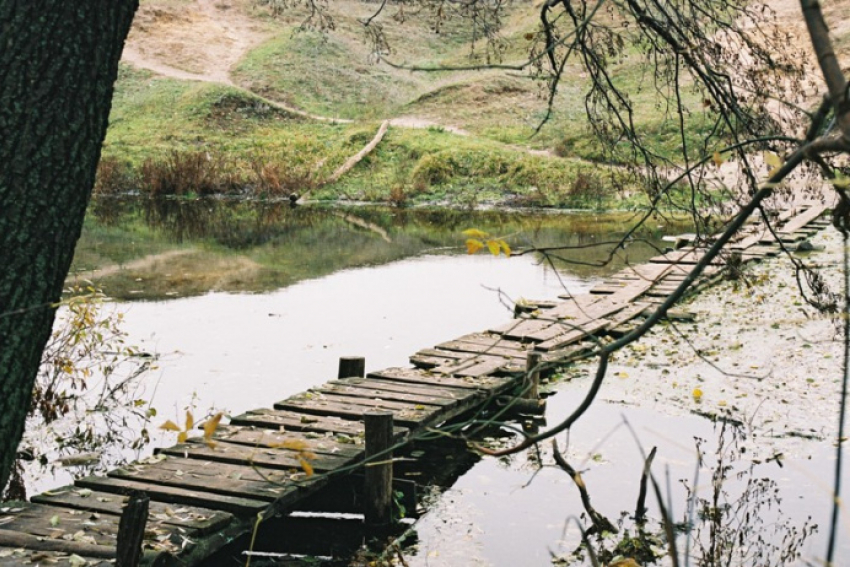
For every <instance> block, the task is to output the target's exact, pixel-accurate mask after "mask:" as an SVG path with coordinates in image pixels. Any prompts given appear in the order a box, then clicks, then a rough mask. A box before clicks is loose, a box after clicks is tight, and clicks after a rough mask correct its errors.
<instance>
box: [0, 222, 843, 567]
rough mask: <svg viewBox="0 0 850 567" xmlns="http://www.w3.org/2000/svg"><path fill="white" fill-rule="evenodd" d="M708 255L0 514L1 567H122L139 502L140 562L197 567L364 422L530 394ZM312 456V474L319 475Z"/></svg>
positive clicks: (421, 421) (234, 422) (615, 283)
mask: <svg viewBox="0 0 850 567" xmlns="http://www.w3.org/2000/svg"><path fill="white" fill-rule="evenodd" d="M824 210H825V207H823V206H821V205H808V206H803V207H800V208H797V209H794V210H790V211H787V212H786V213H784V214H783V215H781V216H780V218H779V219H778V223H779V229H778V230H777V231H775V232H770V231H768V230H767V229H766V227H765V226H764V225H763V224H762V223H760V222H752V223H750V224H748V225H747V226H746V227H745V228H744V229H742V231H741V232H740V233H739V234H738V235H737V237H736V239H735V241H734V242H733V243H732V244H731V245H730V246H729V247H728V249H729V252H735V253H737V254H738V255H739V258H740V259H741V261H744V262H746V261H748V260H753V259H758V258H761V257H764V256H770V255H775V254H777V253H778V251H779V245H780V242H781V243H783V244H787V245H789V246H792V247H793V246H795V245H796V243H797V242H798V241H801V240H803V239H805V238H807V237H808V236H810V235H812V234H813V233H815V232H817V231H818V230H820V229H822V228H823V227H824V226H826V221H824V220H819V217H820V216H821V215H822V214H823V212H824ZM703 253H704V250H701V249H694V248H688V247H686V248H681V249H679V250H676V251H673V252H670V253H666V254H661V255H659V256H657V257H655V258H652V259H651V260H650V261H649V262H648V263H646V264H644V265H641V266H635V267H630V268H627V269H624V270H622V271H621V272H619V273H617V274H615V275H614V276H611V277H610V278H608V279H607V280H606V281H604V282H602V283H601V284H599V285H597V286H596V287H594V288H593V289H592V290H591V291H590V293H589V294H586V295H583V296H579V297H575V298H569V300H565V301H562V302H531V303H528V304H525V305H521V306H518V308H517V313H518V317H517V318H516V319H514V320H513V321H511V322H509V323H508V324H506V325H502V326H499V327H494V328H492V329H488V330H487V331H484V332H481V333H473V334H469V335H464V336H462V337H458V338H456V339H454V340H451V341H447V342H444V343H441V344H439V345H436V346H435V347H433V348H426V349H423V350H420V351H419V352H417V353H415V354H414V355H413V356H412V357H411V359H410V360H411V363H412V365H413V366H412V367H409V368H388V369H385V370H381V371H377V372H372V373H370V374H368V375H367V376H366V377H359V376H355V377H343V378H339V379H336V380H332V381H330V382H327V383H325V384H322V385H320V386H317V387H315V388H312V389H311V390H310V391H308V392H305V393H302V394H298V395H296V396H292V397H290V398H288V399H285V400H282V401H280V402H278V403H276V404H274V406H273V408H271V409H258V410H254V411H249V412H247V413H244V414H242V415H239V416H236V417H233V418H232V419H231V420H230V424H229V425H225V426H221V427H220V428H219V429H218V430H217V431H216V433H215V435H214V440H215V442H216V445H215V446H214V447H209V446H208V445H207V444H206V442H205V441H207V440H205V439H204V438H203V437H202V436H198V437H195V438H190V439H188V441H187V442H186V443H182V444H178V445H175V446H173V447H169V448H166V449H162V450H160V451H159V452H158V453H157V454H156V455H154V456H153V457H150V458H148V459H145V460H142V461H140V462H137V463H133V464H130V465H127V466H125V467H122V468H119V469H116V470H113V471H111V472H109V473H108V474H107V476H105V477H99V476H92V477H87V478H82V479H79V480H77V481H76V482H75V483H74V485H73V486H67V487H64V488H60V489H58V490H54V491H51V492H45V493H44V494H41V495H38V496H36V497H33V498H32V501H31V502H28V503H8V504H3V505H0V565H22V564H37V563H39V562H44V561H47V562H49V563H51V564H55V565H84V564H91V565H96V564H99V563H101V562H105V561H108V560H110V559H112V558H114V557H115V554H116V534H117V533H118V526H119V518H120V514H121V510H122V505H123V503H124V502H125V501H126V499H127V496H125V495H127V494H129V493H131V492H133V491H142V492H145V493H147V494H148V495H149V496H150V498H151V510H150V515H149V519H148V524H147V530H146V533H145V556H144V561H145V562H146V563H155V564H162V565H168V564H181V565H191V564H196V563H198V562H200V561H202V560H203V559H204V558H205V557H208V556H209V555H210V554H212V553H213V552H215V551H216V550H217V549H219V548H220V547H222V546H223V545H225V544H226V543H228V542H229V541H231V540H232V539H233V538H235V537H237V536H239V535H241V534H244V533H246V532H249V531H250V530H251V529H252V526H253V523H254V521H255V519H256V517H257V514H260V513H262V514H265V515H266V516H270V515H273V514H274V513H287V512H289V511H292V510H293V509H296V508H297V507H298V505H299V503H300V502H301V501H303V500H304V499H305V498H306V497H307V496H310V495H312V494H314V493H316V492H317V491H319V490H321V489H322V488H324V487H326V486H327V485H328V483H329V476H328V475H325V474H321V473H327V472H333V471H340V470H353V469H354V468H355V467H353V466H351V465H356V464H357V463H358V462H360V461H362V460H363V458H364V447H363V437H364V424H363V419H364V414H366V412H369V411H370V410H374V409H381V410H389V411H391V412H392V413H393V416H394V423H395V425H396V427H395V431H394V432H393V435H394V437H395V439H397V440H399V441H404V440H405V439H409V438H410V437H412V436H414V435H416V434H417V433H418V432H420V431H423V430H425V429H426V428H432V427H436V426H439V425H440V424H441V423H443V422H445V421H447V420H450V419H452V418H455V417H458V416H460V415H462V414H464V413H466V412H468V411H469V410H471V409H474V408H478V407H480V406H481V405H482V404H483V403H485V402H486V401H487V400H489V399H490V398H492V397H493V396H496V395H499V394H502V393H504V392H506V391H508V390H511V389H514V388H516V387H517V385H518V384H520V383H521V380H522V378H523V376H524V374H525V371H526V364H527V358H528V353H529V352H530V351H534V352H536V353H540V355H541V359H542V360H543V361H544V362H552V363H555V362H566V361H569V360H572V359H576V358H578V357H581V356H583V355H585V354H586V353H587V352H589V351H590V350H591V348H592V347H593V340H594V339H595V337H596V336H599V335H602V334H611V335H615V336H616V335H618V334H623V333H625V332H627V331H628V329H629V328H630V326H631V325H634V324H635V321H634V320H635V319H637V318H640V317H642V316H644V315H646V314H647V313H649V312H652V310H653V308H654V306H655V305H657V304H659V303H660V302H662V301H663V300H664V299H665V298H666V297H667V296H668V294H669V293H671V292H672V291H673V290H674V289H675V287H676V286H677V285H678V284H679V283H680V282H681V281H682V279H683V278H684V277H685V274H686V273H687V271H688V270H689V269H690V268H691V266H692V265H693V264H694V263H695V262H697V261H698V260H699V258H700V257H701V255H702V254H703ZM721 269H722V268H721V266H720V265H713V266H710V267H709V269H708V270H706V272H705V274H703V277H702V279H701V280H700V281H699V282H698V283H697V285H696V286H695V287H696V289H697V290H698V289H699V288H700V287H701V286H705V285H710V284H711V282H712V281H714V280H716V279H717V278H718V277H720V276H721V274H722V272H721ZM672 315H673V314H671V316H672ZM305 447H306V449H305ZM305 450H307V451H309V452H310V453H311V455H309V459H308V462H309V467H312V471H313V472H314V473H315V474H313V475H310V476H308V475H307V473H306V472H305V467H304V466H303V462H304V461H303V459H304V458H305V452H304V451H305Z"/></svg>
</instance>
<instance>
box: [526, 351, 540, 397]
mask: <svg viewBox="0 0 850 567" xmlns="http://www.w3.org/2000/svg"><path fill="white" fill-rule="evenodd" d="M542 360H543V355H542V354H541V353H539V352H537V351H533V350H532V351H529V352H528V354H527V355H526V358H525V382H524V385H525V395H524V396H523V397H524V398H525V399H527V400H537V399H539V398H540V363H541V361H542Z"/></svg>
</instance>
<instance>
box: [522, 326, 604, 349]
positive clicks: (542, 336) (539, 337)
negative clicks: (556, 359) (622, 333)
mask: <svg viewBox="0 0 850 567" xmlns="http://www.w3.org/2000/svg"><path fill="white" fill-rule="evenodd" d="M605 325H606V321H605V319H564V320H561V321H550V325H549V326H548V327H547V328H545V329H543V330H541V331H540V332H537V333H534V334H533V335H530V336H529V337H528V338H529V339H531V340H534V341H537V342H543V341H548V340H550V339H553V338H555V337H558V336H561V335H563V334H564V333H570V332H579V333H580V336H581V335H582V334H584V335H587V334H593V333H595V332H596V331H598V330H599V329H601V328H603V327H604V326H605ZM538 346H539V345H535V348H538Z"/></svg>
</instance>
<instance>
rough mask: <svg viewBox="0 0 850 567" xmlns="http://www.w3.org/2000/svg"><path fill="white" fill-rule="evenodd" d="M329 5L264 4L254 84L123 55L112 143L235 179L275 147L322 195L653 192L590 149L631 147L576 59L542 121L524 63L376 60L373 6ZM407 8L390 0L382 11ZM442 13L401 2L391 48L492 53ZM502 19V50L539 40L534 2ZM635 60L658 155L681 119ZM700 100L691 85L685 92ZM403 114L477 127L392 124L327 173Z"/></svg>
mask: <svg viewBox="0 0 850 567" xmlns="http://www.w3.org/2000/svg"><path fill="white" fill-rule="evenodd" d="M367 8H368V9H367ZM328 9H329V10H330V11H331V13H332V16H333V17H334V22H335V29H334V30H332V31H330V32H328V33H327V34H321V33H319V32H317V31H311V30H305V31H295V30H296V27H297V24H298V23H299V22H300V21H301V19H302V18H303V14H300V13H298V12H297V10H292V11H286V12H285V13H284V16H283V17H281V18H279V19H275V20H272V19H270V18H269V17H268V15H267V12H266V11H265V9H263V8H262V7H257V6H255V7H254V8H253V15H254V17H255V18H257V19H258V20H262V21H263V23H262V25H263V26H264V28H265V29H271V28H272V27H273V25H276V26H277V28H278V29H277V31H276V32H275V33H274V34H273V36H272V37H271V38H270V39H268V40H267V41H266V42H265V43H263V44H261V45H260V46H259V47H258V48H256V49H254V50H253V51H252V52H250V53H248V55H247V56H246V57H245V58H244V59H243V61H241V62H240V63H239V65H238V66H237V68H236V69H235V70H234V73H233V76H234V80H235V81H236V82H237V83H239V84H241V85H244V86H246V87H248V88H249V89H250V91H253V92H254V93H257V94H252V92H249V90H244V89H242V88H239V87H230V86H225V85H212V84H203V83H196V82H188V81H179V80H171V79H166V78H161V77H155V76H153V75H152V74H150V73H148V72H145V71H138V70H134V69H131V68H128V67H122V68H121V71H120V76H119V81H118V85H117V92H116V97H115V102H114V106H113V112H112V115H111V125H110V128H109V132H108V135H107V139H106V143H105V146H104V157H106V158H109V159H112V160H115V161H116V162H118V163H122V164H127V167H129V168H130V170H131V173H130V174H129V175H128V178H132V177H133V175H135V173H134V172H138V170H139V169H140V168H141V166H142V165H143V164H144V163H145V162H146V161H148V160H153V161H154V162H156V161H157V160H159V162H163V161H164V160H167V159H168V157H169V156H172V157H173V156H174V155H175V154H174V152H182V153H185V154H187V155H188V154H192V153H194V155H199V154H200V153H207V154H209V155H210V156H211V159H215V160H219V161H221V162H222V163H225V164H226V167H224V169H225V170H226V171H227V174H228V175H232V176H233V177H234V179H238V182H237V183H236V185H237V186H238V185H239V184H242V185H246V184H250V180H251V176H252V175H253V173H252V172H254V171H255V170H256V164H257V163H258V162H262V163H271V164H273V165H274V166H275V167H276V168H278V170H279V171H281V172H284V173H286V172H289V173H292V174H293V175H292V176H291V177H292V178H293V179H298V178H299V177H300V178H308V177H309V179H310V180H311V181H315V182H318V184H319V185H320V186H319V187H318V188H317V189H315V190H314V192H313V193H312V194H311V196H312V197H315V198H319V199H325V200H339V199H356V200H364V201H372V202H392V203H395V204H418V203H429V202H431V203H433V202H439V203H447V204H452V205H459V206H473V205H477V204H484V203H496V204H505V203H510V204H517V205H529V206H555V207H569V208H576V207H591V208H603V207H609V206H612V207H620V208H622V207H623V206H626V207H634V206H638V205H640V204H641V203H642V202H643V198H642V197H641V196H640V190H639V189H640V187H639V186H638V185H637V184H636V183H634V182H629V181H626V180H624V179H622V178H618V177H616V176H615V177H614V179H613V180H612V179H609V177H610V173H606V170H605V169H604V168H603V167H602V166H601V165H596V164H594V163H593V162H599V161H610V160H613V161H614V162H619V161H625V159H626V157H628V154H629V150H630V148H629V147H628V145H627V144H620V146H618V147H617V148H615V151H614V153H613V154H610V153H606V152H605V151H603V148H602V147H601V145H600V143H599V142H598V141H596V140H595V139H594V138H593V137H592V135H591V134H590V132H589V130H588V128H587V126H586V119H585V108H584V93H585V91H586V89H587V79H586V78H584V77H582V76H581V73H580V69H579V68H578V67H577V66H573V67H570V68H568V69H567V71H566V73H565V76H564V79H563V80H562V82H561V85H560V90H559V92H560V94H559V97H558V99H557V101H556V104H555V107H554V109H553V112H552V114H551V116H550V117H549V122H548V123H547V124H546V125H545V126H544V127H543V128H542V130H541V131H540V132H539V133H537V134H535V129H536V128H537V127H538V126H539V125H540V123H541V121H542V120H543V119H544V117H545V116H546V111H547V108H546V107H547V104H546V103H547V101H546V89H545V84H542V83H539V82H537V81H535V80H533V79H531V78H530V77H528V76H526V75H524V74H522V73H513V74H508V73H504V72H501V71H494V70H489V71H484V72H447V71H443V72H436V73H431V72H427V73H426V72H421V73H411V72H408V71H404V70H399V69H394V68H391V67H389V66H387V65H383V64H373V63H372V62H370V59H369V46H368V44H367V43H366V42H364V40H363V38H362V26H361V25H360V24H359V23H358V22H357V19H358V18H362V17H364V16H365V15H366V13H367V12H368V10H370V9H373V7H372V6H371V5H369V6H364V5H363V4H362V3H360V2H352V1H349V0H341V1H340V2H335V3H331V4H329V5H328ZM399 9H400V8H398V7H395V6H392V7H388V8H387V10H389V11H388V12H387V13H386V14H385V16H388V15H390V14H391V13H394V12H393V11H395V10H399ZM432 22H433V18H430V17H429V16H428V15H427V14H426V13H424V12H419V13H410V14H406V19H405V21H404V23H394V24H392V25H390V24H389V23H388V24H387V26H386V32H387V35H388V38H389V40H390V45H391V46H392V47H393V49H394V51H393V52H392V53H390V57H391V58H392V60H394V61H398V62H408V63H416V64H423V65H440V64H443V65H456V64H466V63H470V62H472V63H475V62H480V61H482V57H483V55H482V54H483V53H484V51H483V49H482V48H483V46H482V43H481V42H480V41H479V42H478V43H477V44H476V47H475V50H474V51H470V49H469V39H470V36H469V32H468V30H465V29H464V28H463V27H462V26H461V25H460V24H459V23H458V22H457V21H452V20H449V21H447V22H445V24H444V25H443V27H442V28H441V29H440V33H436V32H435V30H434V29H433V28H432ZM505 24H506V25H505V30H504V36H505V38H506V39H507V40H508V42H509V43H508V44H507V45H508V47H507V51H506V54H505V57H506V60H508V61H518V60H521V59H523V58H524V57H525V52H526V51H527V50H528V48H529V46H530V42H529V40H528V39H527V37H526V36H527V34H528V33H529V31H534V30H536V27H537V25H538V23H537V19H536V13H535V10H529V9H528V7H527V6H515V7H511V8H510V9H509V13H508V15H507V17H506V19H505ZM640 63H641V59H640V57H639V56H637V55H636V54H634V55H632V56H629V57H626V58H625V59H624V60H623V61H622V62H621V63H620V64H619V66H618V67H617V68H616V69H614V75H615V77H616V80H617V81H618V83H619V84H620V85H621V87H622V88H623V89H624V90H625V91H626V92H628V93H629V96H630V97H631V98H632V100H633V103H634V105H635V109H636V112H635V116H636V126H637V127H638V129H640V130H641V132H643V134H644V135H645V137H646V139H647V140H648V141H649V142H650V143H652V144H653V145H654V146H655V147H656V148H657V149H658V151H659V153H660V154H661V155H662V156H664V157H667V158H669V159H672V160H678V153H677V152H678V150H679V147H680V146H681V140H680V137H679V135H678V127H677V122H676V121H675V120H674V117H670V116H665V115H664V113H663V112H660V111H659V109H658V95H657V93H656V92H655V91H654V90H653V88H650V87H648V86H647V85H648V82H649V78H648V77H647V75H646V74H645V73H644V71H643V69H642V68H641V65H640ZM274 100H279V101H282V102H285V103H287V104H290V105H294V106H296V107H299V108H301V109H304V110H306V111H308V112H310V113H315V114H320V115H324V116H336V117H350V118H353V119H356V122H354V123H351V124H333V123H329V122H322V121H318V120H312V119H309V118H304V117H301V116H299V115H295V114H291V113H289V112H287V111H284V110H281V109H279V108H277V107H275V105H274V104H273V103H272V102H271V101H274ZM699 102H701V101H699V100H697V97H696V95H692V94H688V95H687V100H686V104H688V105H689V106H691V107H697V106H699V104H698V103H699ZM701 112H702V111H701V110H698V111H696V112H695V115H694V116H695V118H696V120H695V121H693V125H692V126H689V128H688V131H687V137H688V145H689V146H690V147H691V148H696V147H697V146H698V141H699V138H700V136H701V135H703V134H704V133H705V131H706V128H708V127H709V126H710V117H708V116H705V115H702V114H701ZM400 115H408V116H416V117H421V118H425V119H429V120H432V121H434V122H435V123H438V124H444V125H446V126H458V127H461V128H464V129H466V130H468V131H470V132H472V133H473V136H469V137H463V136H457V135H453V134H450V133H447V132H445V131H442V130H441V129H440V128H430V129H417V130H413V129H403V128H396V127H393V128H391V129H390V131H389V133H388V134H387V136H386V137H385V139H384V140H383V141H382V142H381V144H380V145H379V146H378V148H377V149H376V151H374V152H373V153H372V154H371V155H369V156H368V157H367V158H366V159H364V160H363V161H362V162H361V163H360V164H358V165H357V167H355V169H354V170H352V171H351V172H349V173H348V174H346V175H345V176H343V178H342V179H341V180H340V181H339V182H337V183H335V184H331V185H325V184H322V181H323V180H324V179H327V178H328V176H329V175H330V174H331V173H332V172H333V171H334V170H335V169H336V168H337V167H339V166H340V165H341V164H342V163H344V162H345V160H346V159H347V158H348V157H350V156H352V155H354V154H355V153H356V152H358V151H359V150H360V149H361V148H362V147H363V146H364V145H365V144H366V143H368V141H369V140H371V138H372V136H373V135H374V133H375V131H376V130H377V128H378V124H379V119H383V118H385V117H390V116H400ZM514 146H522V147H529V148H534V149H546V150H548V149H554V150H555V151H556V152H557V153H558V154H559V155H561V156H564V157H565V158H566V159H553V158H549V157H545V156H539V155H530V154H528V153H527V152H525V151H523V150H522V149H521V148H518V147H514ZM225 185H226V184H225ZM188 192H189V193H191V190H189V191H188ZM624 197H628V198H627V199H626V198H624Z"/></svg>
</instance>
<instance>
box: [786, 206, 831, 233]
mask: <svg viewBox="0 0 850 567" xmlns="http://www.w3.org/2000/svg"><path fill="white" fill-rule="evenodd" d="M826 208H827V207H826V205H812V207H810V208H809V209H808V210H807V211H806V212H804V213H802V214H799V215H797V216H796V217H794V218H792V219H791V220H789V221H788V222H787V223H785V224H784V225H783V226H782V228H780V229H779V230H778V231H777V232H779V233H780V234H790V233H792V232H795V231H797V230H799V229H801V228H803V227H804V226H806V225H807V224H809V223H810V222H812V221H813V220H815V219H816V218H818V217H819V216H821V215H822V214H823V213H824V212H825V211H826Z"/></svg>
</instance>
